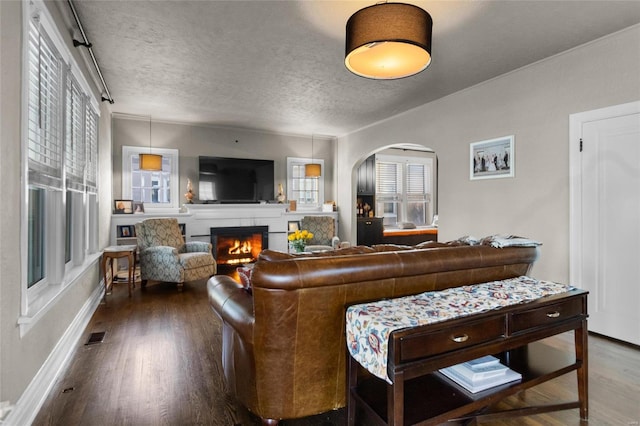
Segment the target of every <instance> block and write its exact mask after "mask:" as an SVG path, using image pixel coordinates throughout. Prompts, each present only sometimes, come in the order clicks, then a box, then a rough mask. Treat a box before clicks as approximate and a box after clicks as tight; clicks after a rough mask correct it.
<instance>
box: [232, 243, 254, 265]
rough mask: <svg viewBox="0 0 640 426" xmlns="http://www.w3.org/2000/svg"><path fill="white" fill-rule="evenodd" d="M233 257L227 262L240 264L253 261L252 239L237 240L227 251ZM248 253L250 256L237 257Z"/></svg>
mask: <svg viewBox="0 0 640 426" xmlns="http://www.w3.org/2000/svg"><path fill="white" fill-rule="evenodd" d="M227 253H228V254H229V255H230V256H233V258H229V259H227V263H231V264H239V263H245V262H251V261H253V260H254V258H253V256H252V254H251V241H240V240H235V241H234V243H233V245H232V246H231V248H229V250H228V251H227ZM243 254H246V255H248V257H236V256H238V255H243Z"/></svg>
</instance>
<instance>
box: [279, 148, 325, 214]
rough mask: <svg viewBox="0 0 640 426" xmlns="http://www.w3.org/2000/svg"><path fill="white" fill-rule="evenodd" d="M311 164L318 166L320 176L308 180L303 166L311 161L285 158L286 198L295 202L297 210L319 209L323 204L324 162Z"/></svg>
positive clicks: (317, 161)
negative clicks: (320, 172)
mask: <svg viewBox="0 0 640 426" xmlns="http://www.w3.org/2000/svg"><path fill="white" fill-rule="evenodd" d="M313 162H314V163H318V164H320V169H321V170H322V175H321V176H320V177H317V178H308V177H305V173H304V166H305V165H306V164H310V163H311V159H308V158H294V157H287V198H288V199H289V200H290V201H291V200H293V201H295V202H296V208H297V209H298V210H310V209H320V208H322V205H323V204H324V170H325V169H324V160H318V159H314V160H313Z"/></svg>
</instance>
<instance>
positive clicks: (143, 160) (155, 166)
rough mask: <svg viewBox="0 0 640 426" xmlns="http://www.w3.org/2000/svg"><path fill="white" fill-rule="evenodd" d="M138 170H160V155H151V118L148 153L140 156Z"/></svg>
mask: <svg viewBox="0 0 640 426" xmlns="http://www.w3.org/2000/svg"><path fill="white" fill-rule="evenodd" d="M138 159H139V161H140V170H146V171H149V172H158V171H161V170H162V155H158V154H152V153H151V117H149V153H148V154H140V155H139V158H138Z"/></svg>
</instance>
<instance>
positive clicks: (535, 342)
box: [348, 290, 588, 426]
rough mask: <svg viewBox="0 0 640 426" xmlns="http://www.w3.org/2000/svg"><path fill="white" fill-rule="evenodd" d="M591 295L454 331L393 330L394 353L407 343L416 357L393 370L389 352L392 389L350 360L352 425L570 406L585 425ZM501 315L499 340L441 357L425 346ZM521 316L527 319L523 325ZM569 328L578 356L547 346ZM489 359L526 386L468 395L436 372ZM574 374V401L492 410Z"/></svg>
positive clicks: (515, 310) (469, 321)
mask: <svg viewBox="0 0 640 426" xmlns="http://www.w3.org/2000/svg"><path fill="white" fill-rule="evenodd" d="M586 294H587V293H586V292H583V291H580V290H574V291H572V292H570V293H569V295H564V296H553V297H550V298H544V299H545V300H541V301H536V302H533V303H528V304H524V305H520V306H517V307H512V308H508V309H504V310H503V309H500V310H498V311H496V312H492V313H487V314H480V315H474V316H471V317H468V318H466V319H458V320H453V321H450V323H451V324H450V327H449V328H443V324H439V325H438V327H435V330H434V327H433V326H426V327H416V328H414V329H407V330H402V331H400V332H394V333H398V335H396V336H395V337H394V336H393V333H392V337H390V344H389V345H390V348H392V347H394V348H395V351H396V352H395V353H396V354H398V353H400V349H401V348H402V347H403V345H404V349H405V351H404V353H406V354H408V352H409V351H407V350H406V349H407V348H408V347H410V348H411V350H412V352H411V355H410V358H411V359H401V357H398V355H396V357H397V358H396V360H395V363H394V364H393V365H392V364H391V358H392V357H393V353H392V352H390V355H389V357H390V360H389V363H390V365H391V367H390V368H389V371H390V374H389V376H390V377H393V384H388V383H387V382H385V381H383V380H381V379H379V378H377V377H374V376H372V375H371V374H370V373H368V372H367V371H366V370H364V369H363V368H362V367H361V366H360V364H358V362H357V361H355V360H354V359H353V358H352V357H349V366H348V368H349V372H348V417H349V421H348V424H349V425H354V424H362V425H364V424H366V425H374V424H379V425H394V426H399V425H421V426H428V425H438V424H441V423H444V422H447V421H451V420H459V421H462V420H466V419H469V420H470V419H473V418H475V419H476V420H481V419H485V420H487V419H491V418H499V417H515V416H521V415H533V414H540V413H544V412H549V411H557V410H565V409H573V408H579V415H580V418H582V419H586V418H587V416H588V388H587V386H588V383H587V321H586ZM501 316H503V318H505V320H506V325H507V326H506V327H507V330H506V332H505V337H504V338H502V339H497V340H494V341H488V342H485V343H481V344H478V345H474V346H468V347H464V348H461V349H459V350H449V351H446V352H444V353H438V352H437V351H434V349H433V348H430V347H428V346H429V344H431V345H432V346H433V344H434V343H435V342H436V341H437V338H439V337H441V336H442V335H443V330H447V329H450V330H452V332H451V333H454V334H458V333H460V332H461V330H464V329H465V327H467V326H468V327H469V328H470V329H474V328H480V327H478V326H479V325H482V324H487V323H491V322H492V321H495V320H496V318H499V317H501ZM543 316H544V317H545V318H549V322H548V323H547V324H545V323H544V320H541V318H542V317H543ZM523 318H524V319H525V320H526V321H525V322H519V321H520V320H522V319H523ZM571 330H573V333H574V340H575V351H572V352H568V351H562V350H559V349H557V348H554V347H551V346H549V345H548V344H545V343H544V342H543V341H542V340H543V339H545V338H547V337H550V336H553V335H556V334H560V333H564V332H568V331H571ZM514 331H515V332H514ZM451 333H449V334H451ZM444 334H447V333H446V332H444ZM399 335H401V336H402V337H399ZM434 338H435V340H434ZM403 340H404V341H403ZM420 343H422V345H420ZM391 350H392V349H390V351H391ZM434 352H435V353H434ZM425 354H426V355H425ZM484 355H495V356H497V357H498V358H500V360H501V362H502V363H503V364H505V365H507V366H508V367H510V368H511V369H512V370H515V371H517V372H518V373H521V374H522V380H520V381H517V382H511V383H507V384H504V385H500V386H496V387H493V388H491V389H487V390H485V391H482V392H478V393H471V392H468V391H467V390H466V389H464V388H463V387H461V386H460V385H458V384H456V383H455V382H454V381H452V380H450V379H449V378H447V377H445V376H444V375H442V374H441V373H439V372H438V370H439V369H441V368H444V367H448V366H450V365H453V364H457V363H460V362H464V361H468V360H470V359H474V358H479V357H481V356H484ZM574 371H575V372H576V373H577V374H576V376H577V388H578V400H577V401H569V402H559V403H554V404H548V405H543V406H532V407H524V408H519V409H514V410H508V411H493V410H492V406H494V405H495V404H497V403H498V402H500V401H501V400H503V399H504V398H506V397H508V396H510V395H513V394H516V393H518V392H520V391H522V390H525V389H528V388H531V387H533V386H536V385H539V384H541V383H544V382H546V381H548V380H551V379H554V378H556V377H559V376H561V375H564V374H567V373H570V372H574ZM391 372H393V374H391ZM364 419H366V420H364Z"/></svg>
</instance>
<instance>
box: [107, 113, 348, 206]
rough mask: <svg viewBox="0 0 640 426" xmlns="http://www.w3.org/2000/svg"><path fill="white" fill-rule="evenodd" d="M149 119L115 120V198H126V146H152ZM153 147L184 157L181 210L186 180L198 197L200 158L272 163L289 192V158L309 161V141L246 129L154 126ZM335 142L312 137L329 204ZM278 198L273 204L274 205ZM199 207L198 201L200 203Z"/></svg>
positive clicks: (308, 138)
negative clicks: (124, 167)
mask: <svg viewBox="0 0 640 426" xmlns="http://www.w3.org/2000/svg"><path fill="white" fill-rule="evenodd" d="M149 130H150V129H149V117H131V116H124V115H114V117H113V198H114V199H118V198H121V193H122V146H124V145H128V146H143V147H148V146H149ZM151 135H152V141H151V146H152V147H153V148H173V149H178V150H179V151H180V164H179V169H180V186H179V188H180V204H183V203H184V202H185V200H184V197H183V194H184V193H185V192H186V190H187V179H191V181H192V182H193V189H194V191H195V192H196V197H197V196H198V194H197V190H198V156H200V155H208V156H213V157H230V158H257V159H265V160H274V161H275V164H274V178H275V185H274V189H275V191H276V192H277V190H278V183H282V184H283V187H284V189H285V193H286V190H287V188H286V187H287V185H286V184H287V157H311V135H309V136H296V135H285V134H276V133H268V132H259V131H254V130H248V129H236V128H225V127H214V126H205V125H195V124H186V123H171V122H163V121H153V120H152V123H151ZM334 145H335V140H334V139H333V138H328V137H322V136H314V137H313V151H314V152H313V158H316V159H324V164H325V170H324V171H323V174H324V176H325V200H333V199H334V195H333V194H334V192H333V174H334ZM275 195H276V194H275V193H274V194H273V198H274V199H275ZM196 202H197V200H196Z"/></svg>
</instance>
